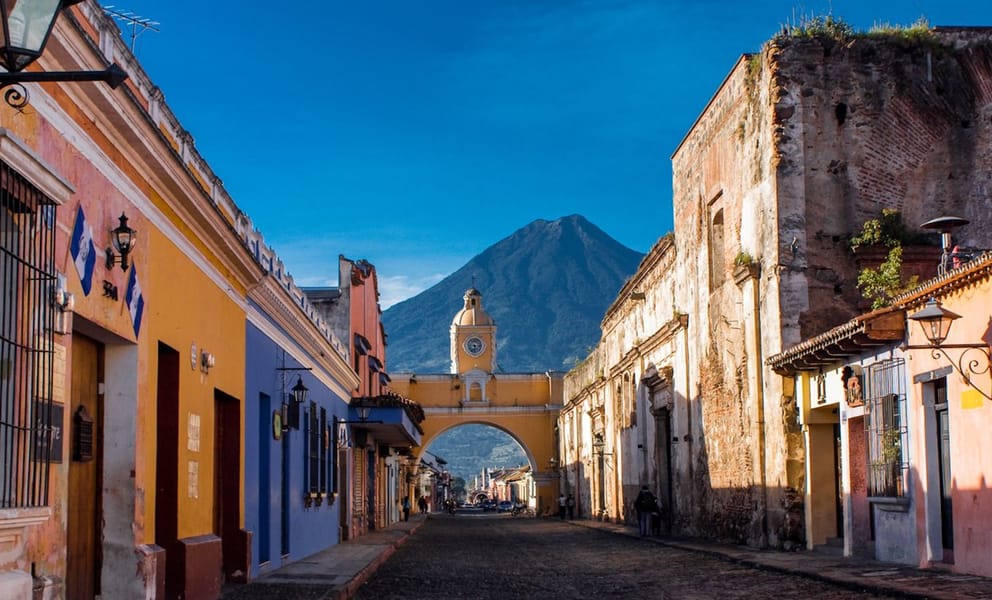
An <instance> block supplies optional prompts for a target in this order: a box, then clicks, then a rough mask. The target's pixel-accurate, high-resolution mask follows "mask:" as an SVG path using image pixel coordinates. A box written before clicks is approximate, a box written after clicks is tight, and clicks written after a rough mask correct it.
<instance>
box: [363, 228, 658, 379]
mask: <svg viewBox="0 0 992 600" xmlns="http://www.w3.org/2000/svg"><path fill="white" fill-rule="evenodd" d="M641 257H642V255H641V254H639V253H637V252H635V251H633V250H631V249H630V248H627V247H626V246H623V245H622V244H620V243H619V242H617V241H616V240H614V239H613V238H611V237H610V236H609V235H607V234H606V233H604V232H603V231H602V230H601V229H599V228H598V227H596V226H595V225H593V224H592V223H590V222H589V221H587V220H586V219H585V218H584V217H582V216H580V215H572V216H569V217H563V218H561V219H558V220H556V221H544V220H537V221H534V222H533V223H531V224H529V225H527V226H526V227H523V228H522V229H519V230H518V231H516V232H515V233H513V234H512V235H510V236H509V237H507V238H505V239H503V240H501V241H499V242H497V243H496V244H494V245H492V246H490V247H489V248H487V249H486V250H485V251H483V252H482V253H481V254H479V255H478V256H476V257H475V258H473V259H472V260H470V261H469V262H468V263H466V264H465V266H463V267H462V268H460V269H458V270H457V271H456V272H454V273H453V274H451V275H449V276H448V277H446V278H445V279H443V280H442V281H440V282H438V283H437V284H436V285H434V286H433V287H431V288H429V289H427V290H425V291H423V292H421V293H420V294H418V295H417V296H414V297H413V298H410V299H408V300H405V301H403V302H401V303H399V304H396V305H394V306H392V307H390V308H389V309H388V310H386V311H385V312H383V315H382V320H383V324H384V325H385V329H386V333H387V334H388V336H389V346H388V350H387V359H388V363H387V364H388V367H389V370H390V371H392V372H410V371H413V372H420V373H447V372H448V371H449V368H450V354H449V328H450V326H451V319H452V318H453V317H454V316H455V313H457V312H458V311H459V310H460V309H461V307H462V296H463V294H464V293H465V290H466V289H468V288H469V287H472V286H473V285H474V287H475V288H477V289H478V290H479V291H480V292H481V293H482V305H483V307H484V308H485V309H486V311H487V312H488V313H489V315H490V316H491V317H492V318H493V319H494V320H495V321H496V327H497V331H496V344H497V348H498V350H497V362H498V368H499V370H501V371H503V372H511V373H513V372H515V373H521V372H541V371H547V370H567V369H568V368H569V367H570V366H571V364H572V362H573V361H574V360H575V359H577V358H583V357H584V356H585V355H586V354H587V352H588V349H589V348H590V347H591V346H592V345H593V344H595V343H596V342H597V341H598V340H599V335H600V332H599V324H600V321H601V320H602V318H603V313H604V312H605V311H606V309H607V308H608V307H609V305H610V303H611V302H612V301H613V300H614V299H615V297H616V294H617V291H619V289H620V287H621V286H622V285H623V283H624V281H625V280H626V279H627V278H628V277H630V276H631V275H632V274H633V273H634V271H635V270H636V269H637V265H638V263H639V261H640V260H641ZM473 277H474V278H475V279H474V283H473Z"/></svg>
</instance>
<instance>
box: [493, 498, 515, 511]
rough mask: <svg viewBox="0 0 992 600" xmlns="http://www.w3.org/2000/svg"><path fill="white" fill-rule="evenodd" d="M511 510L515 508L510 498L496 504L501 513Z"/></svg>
mask: <svg viewBox="0 0 992 600" xmlns="http://www.w3.org/2000/svg"><path fill="white" fill-rule="evenodd" d="M511 510H513V503H512V502H510V501H509V500H503V501H502V502H500V503H499V504H498V505H496V511H497V512H501V513H502V512H510V511H511Z"/></svg>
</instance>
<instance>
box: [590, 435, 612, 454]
mask: <svg viewBox="0 0 992 600" xmlns="http://www.w3.org/2000/svg"><path fill="white" fill-rule="evenodd" d="M592 451H593V452H595V453H596V454H598V455H599V456H613V453H612V452H606V440H604V439H603V434H602V433H597V434H596V435H594V436H593V438H592Z"/></svg>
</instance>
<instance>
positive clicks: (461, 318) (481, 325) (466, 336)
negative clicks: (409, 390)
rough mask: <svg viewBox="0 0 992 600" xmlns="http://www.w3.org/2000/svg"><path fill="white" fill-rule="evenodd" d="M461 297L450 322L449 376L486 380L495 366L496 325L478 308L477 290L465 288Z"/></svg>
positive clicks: (480, 303)
mask: <svg viewBox="0 0 992 600" xmlns="http://www.w3.org/2000/svg"><path fill="white" fill-rule="evenodd" d="M463 298H464V300H465V305H464V306H463V307H462V309H461V310H460V311H458V314H456V315H455V318H454V319H453V320H452V321H451V373H452V374H454V375H462V376H464V375H466V374H467V373H468V372H470V371H476V372H482V373H485V374H486V376H487V377H488V376H489V375H491V374H492V372H493V370H494V369H495V367H496V324H495V323H494V322H493V320H492V317H490V316H489V314H488V313H487V312H486V311H485V310H484V309H483V308H482V294H481V293H479V290H477V289H475V288H469V289H468V290H466V291H465V296H464V297H463ZM482 398H485V394H484V393H483V394H482ZM470 399H474V398H470Z"/></svg>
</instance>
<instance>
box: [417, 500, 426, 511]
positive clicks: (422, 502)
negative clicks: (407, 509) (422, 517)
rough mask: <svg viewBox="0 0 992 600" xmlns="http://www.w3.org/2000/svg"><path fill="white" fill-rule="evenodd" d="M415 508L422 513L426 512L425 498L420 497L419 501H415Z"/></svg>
mask: <svg viewBox="0 0 992 600" xmlns="http://www.w3.org/2000/svg"><path fill="white" fill-rule="evenodd" d="M417 508H419V509H420V512H422V513H426V512H427V496H421V497H420V499H419V500H417Z"/></svg>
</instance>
